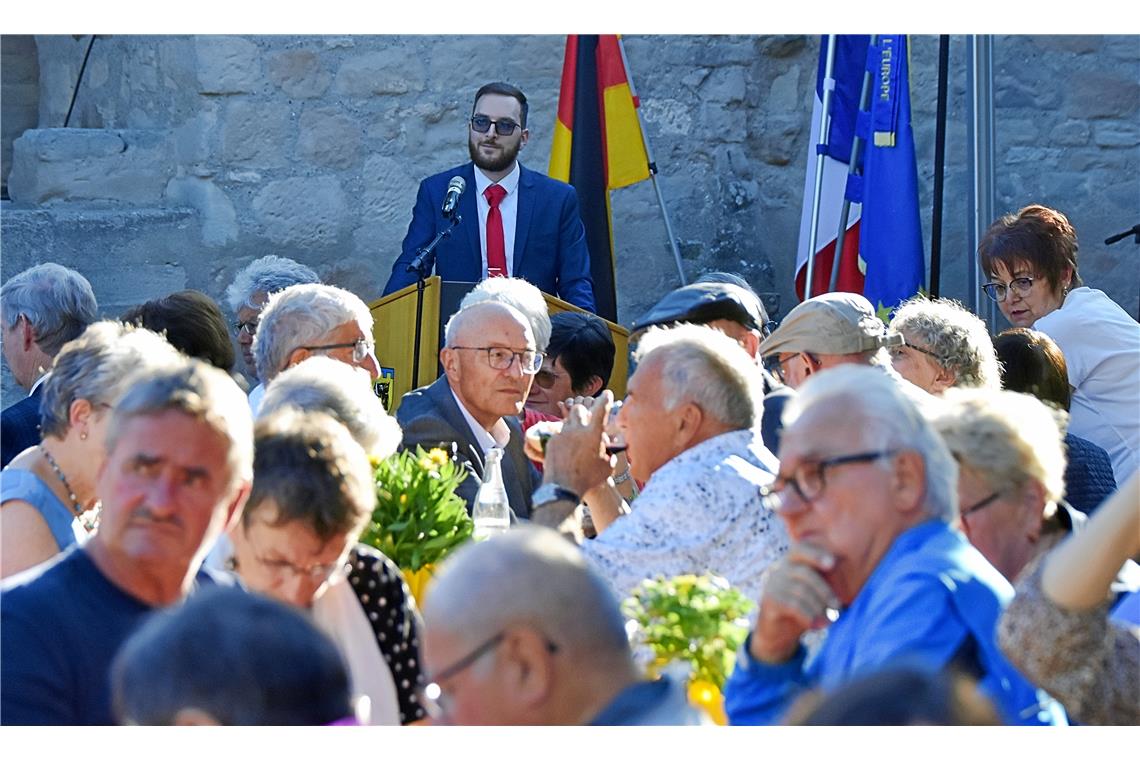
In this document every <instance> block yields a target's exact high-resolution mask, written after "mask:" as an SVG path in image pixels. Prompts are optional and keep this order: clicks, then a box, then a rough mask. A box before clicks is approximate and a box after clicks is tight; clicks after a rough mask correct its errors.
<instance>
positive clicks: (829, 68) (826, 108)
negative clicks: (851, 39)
mask: <svg viewBox="0 0 1140 760" xmlns="http://www.w3.org/2000/svg"><path fill="white" fill-rule="evenodd" d="M834 73H835V35H834V34H829V35H827V64H826V66H825V67H824V73H823V107H822V108H821V109H820V114H819V143H818V144H817V145H816V158H815V193H814V194H813V195H812V200H811V230H810V232H809V233H808V251H807V253H808V260H807V277H806V278H805V281H804V300H805V301H806V300H807V299H809V298H811V283H812V276H813V275H814V273H815V243H816V238H817V236H818V235H819V205H820V200H821V199H822V197H823V162H824V159H825V158H826V157H827V156H826V154H825V153H824V152H823V151H822V150H820V148H824V147H826V146H827V137H828V134H827V133H828V128H829V127H830V126H831V125H830V121H829V117H830V111H831V94H832V92H834V91H835V79H834V76H833V75H834Z"/></svg>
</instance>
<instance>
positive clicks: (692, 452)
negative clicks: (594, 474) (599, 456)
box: [582, 430, 788, 600]
mask: <svg viewBox="0 0 1140 760" xmlns="http://www.w3.org/2000/svg"><path fill="white" fill-rule="evenodd" d="M778 467H779V463H778V462H777V461H776V458H775V457H774V456H773V455H772V453H771V452H770V451H768V449H766V448H765V447H764V444H763V442H762V441H761V439H760V433H759V431H758V430H734V431H731V432H728V433H722V434H721V435H718V436H714V437H712V438H709V439H708V440H706V441H703V442H701V443H699V444H697V445H696V446H693V447H692V448H691V449H688V450H687V451H683V452H681V453H680V454H678V455H677V456H675V457H673V458H672V459H671V460H669V461H668V462H666V463H665V464H664V465H663V466H661V467H660V468H659V469H658V470H657V472H655V473H653V475H652V476H651V477H650V479H649V482H648V483H647V484H646V486H645V490H644V491H642V492H641V495H640V496H638V497H637V500H636V501H634V502H633V512H632V513H630V514H628V515H625V516H624V517H621V518H618V519H617V520H615V521H614V522H613V523H612V524H611V525H610V526H609V527H608V528H606V530H604V531H602V532H601V533H600V534H598V537H597V538H595V539H594V540H592V541H586V542H584V543H583V544H582V550H583V551H584V552H585V553H586V556H587V557H589V558H590V560H591V561H592V562H593V563H594V565H595V567H596V568H597V569H598V570H599V571H600V572H601V574H602V576H603V577H605V578H606V579H607V580H608V581H609V582H610V585H611V586H612V587H613V589H614V591H615V592H616V593H617V595H618V598H619V599H624V598H625V597H626V596H628V595H629V593H630V592H631V591H632V590H633V588H634V587H635V586H636V585H637V584H638V583H640V582H641V581H643V580H645V579H647V578H655V577H657V576H664V577H666V578H670V577H673V576H676V575H683V574H686V573H695V574H698V575H699V574H701V573H705V572H713V573H716V574H718V575H722V576H724V577H725V578H727V579H728V581H729V583H731V584H732V585H733V586H734V587H736V588H737V589H739V590H740V591H741V592H742V593H744V594H745V595H746V596H748V597H749V598H750V599H753V600H755V599H757V598H758V597H759V595H760V591H761V588H762V586H763V580H764V577H765V576H766V574H767V570H768V567H769V566H770V565H771V564H772V563H773V562H774V561H775V560H777V559H778V558H780V557H781V556H783V555H784V553H786V552H787V550H788V534H787V531H786V529H785V528H784V523H783V521H781V520H780V518H779V517H777V516H776V515H775V514H774V513H773V512H770V511H769V510H767V509H765V508H764V507H763V506H762V505H761V504H760V493H759V487H760V486H762V485H765V484H767V483H771V482H772V481H773V480H774V478H775V473H776V471H777V469H778Z"/></svg>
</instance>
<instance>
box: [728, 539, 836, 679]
mask: <svg viewBox="0 0 1140 760" xmlns="http://www.w3.org/2000/svg"><path fill="white" fill-rule="evenodd" d="M834 566H835V558H834V557H833V556H832V555H831V554H830V553H828V552H827V551H826V550H824V549H821V548H819V547H818V546H813V545H812V544H807V543H802V542H795V543H793V544H792V546H791V548H789V549H788V553H787V555H785V556H784V557H782V558H781V559H780V560H779V561H777V562H776V563H775V564H773V565H772V569H771V570H770V571H769V574H768V581H767V583H766V584H765V586H764V595H763V596H762V597H761V599H760V614H759V616H758V617H757V619H756V629H755V630H754V631H753V632H752V641H751V645H750V647H749V653H750V654H751V655H752V657H753V659H756V660H759V661H760V662H765V663H768V664H770V665H778V664H780V663H782V662H786V661H787V660H789V659H790V658H791V657H792V655H793V654H795V652H796V648H797V647H798V646H799V642H800V636H802V635H803V634H804V632H806V631H809V630H812V629H814V628H823V627H825V626H826V625H828V623H829V620H828V617H827V610H828V609H829V608H830V609H838V608H839V602H838V600H836V598H835V593H834V592H833V591H832V590H831V587H830V586H828V585H827V581H825V580H824V578H823V575H822V573H825V572H827V571H828V570H830V569H831V568H832V567H834Z"/></svg>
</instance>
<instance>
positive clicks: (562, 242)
mask: <svg viewBox="0 0 1140 760" xmlns="http://www.w3.org/2000/svg"><path fill="white" fill-rule="evenodd" d="M526 119H527V102H526V95H524V94H523V93H522V91H521V90H519V89H518V88H517V87H513V86H511V85H509V84H505V83H503V82H492V83H490V84H485V85H483V86H482V87H480V88H479V91H478V92H477V93H476V94H475V105H474V107H473V108H472V113H471V118H470V120H469V121H468V125H467V148H468V152H469V153H470V155H471V162H470V163H467V164H463V165H462V166H457V167H455V168H453V169H449V170H447V171H445V172H441V173H439V174H436V175H433V176H431V177H428V178H427V179H425V180H424V181H423V182H421V183H420V189H419V192H418V193H417V195H416V205H415V207H414V208H413V209H412V222H411V224H409V225H408V234H407V235H406V236H405V237H404V242H403V245H402V250H401V252H400V257H399V258H398V259H396V263H395V264H394V265H393V267H392V274H391V276H390V277H389V278H388V284H387V285H386V286H385V287H384V295H388V294H389V293H392V292H393V291H396V290H399V289H400V288H403V287H405V286H407V285H411V284H413V283H414V282H415V281H416V275H415V273H414V272H409V271H407V269H408V265H409V264H410V263H411V262H412V261H413V260H414V259H415V258H416V255H417V254H418V253H419V251H420V249H421V248H423V247H424V246H426V245H427V244H428V243H429V242H431V240H432V239H433V238H434V237H435V235H436V234H438V233H439V232H440V231H441V230H443V229H445V228H446V227H448V226H449V225H451V223H452V222H451V220H450V218H449V213H445V211H444V209H445V204H446V206H447V208H448V212H454V213H455V214H457V215H458V217H459V219H460V221H459V223H458V224H457V225H456V226H455V228H454V229H453V231H452V233H451V235H450V236H449V237H447V238H445V239H444V240H442V241H441V242H440V243H439V245H438V247H437V248H436V251H435V252H436V256H435V273H436V274H438V275H439V276H440V277H442V278H443V279H444V280H457V281H462V282H478V281H481V280H484V279H486V278H487V277H521V278H523V279H525V280H527V281H529V282H531V283H533V284H534V285H536V286H538V288H539V289H540V290H543V291H546V292H547V293H550V294H552V295H556V296H558V297H559V298H561V299H562V300H564V301H569V302H570V303H572V304H574V305H575V306H578V307H580V308H583V309H586V310H587V311H590V312H593V311H595V308H596V307H595V305H594V289H593V283H592V281H591V278H590V255H589V251H588V250H587V248H586V233H585V228H584V227H583V225H582V219H581V217H580V216H579V214H578V195H577V193H576V192H575V191H574V188H573V187H571V186H570V185H567V184H565V183H564V182H559V181H557V180H554V179H551V178H550V177H547V176H546V175H544V174H540V173H539V172H536V171H531V170H530V169H527V168H526V167H524V166H523V165H522V164H520V163H519V162H518V154H519V151H520V150H522V148H523V146H525V145H526V143H527V139H528V138H529V136H530V132H529V130H527V128H526ZM457 196H458V197H457ZM425 274H429V275H430V274H431V272H430V271H429V272H425Z"/></svg>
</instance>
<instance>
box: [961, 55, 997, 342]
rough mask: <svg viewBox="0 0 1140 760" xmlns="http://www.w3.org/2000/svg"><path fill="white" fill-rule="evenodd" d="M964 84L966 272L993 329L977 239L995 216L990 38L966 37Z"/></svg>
mask: <svg viewBox="0 0 1140 760" xmlns="http://www.w3.org/2000/svg"><path fill="white" fill-rule="evenodd" d="M967 57H968V59H969V63H968V69H967V75H968V76H967V85H968V89H969V92H970V101H969V112H968V116H969V120H970V122H969V129H968V136H969V147H970V164H971V169H972V173H973V183H972V185H971V187H970V210H971V213H972V216H973V225H972V226H971V227H970V238H969V247H970V251H971V254H970V265H969V272H968V274H967V287H968V288H969V291H970V292H969V298H970V308H971V309H973V311H974V313H976V314H978V315H979V316H980V317H981V318H982V319H983V320H985V321H986V322H987V323H988V324H989V327H990V332H993V331H994V328H995V324H996V319H995V314H994V308H993V306H994V305H993V302H992V301H990V300H989V299H988V298H986V299H982V303H981V304H980V305H979V300H978V291H979V290H980V288H979V285H978V273H979V272H980V271H981V266H980V262H979V260H978V242H979V241H980V240H981V238H982V235H984V234H985V231H986V228H987V227H989V225H990V222H991V221H993V218H994V195H995V192H994V99H993V92H994V83H993V37H992V36H990V35H972V36H970V37H969V38H968V46H967Z"/></svg>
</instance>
